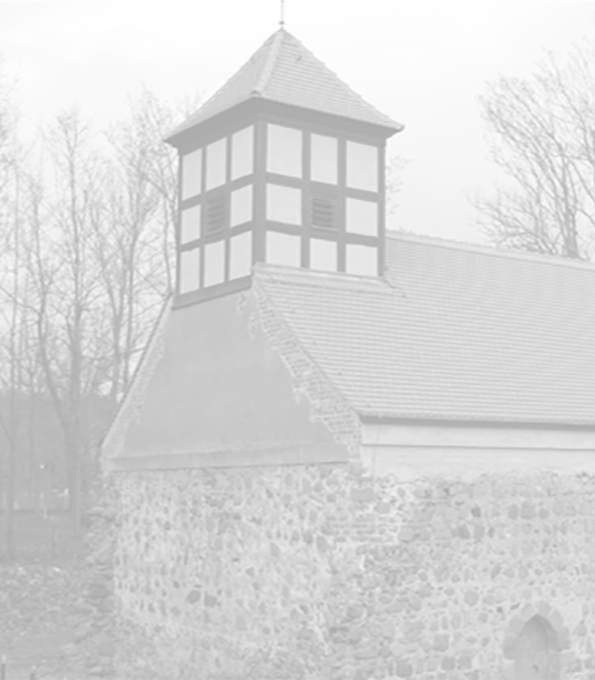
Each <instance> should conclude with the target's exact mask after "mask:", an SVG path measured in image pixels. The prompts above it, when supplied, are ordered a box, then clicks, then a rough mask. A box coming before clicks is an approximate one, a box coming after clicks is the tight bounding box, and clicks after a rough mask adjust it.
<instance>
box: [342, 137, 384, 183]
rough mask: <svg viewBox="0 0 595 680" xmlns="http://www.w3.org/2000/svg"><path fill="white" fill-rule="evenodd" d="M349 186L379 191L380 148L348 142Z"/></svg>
mask: <svg viewBox="0 0 595 680" xmlns="http://www.w3.org/2000/svg"><path fill="white" fill-rule="evenodd" d="M347 186H348V187H350V188H351V189H363V190H364V191H378V148H377V147H375V146H370V145H369V144H360V143H358V142H347Z"/></svg>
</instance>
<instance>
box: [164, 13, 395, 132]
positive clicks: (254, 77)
mask: <svg viewBox="0 0 595 680" xmlns="http://www.w3.org/2000/svg"><path fill="white" fill-rule="evenodd" d="M252 97H260V98H262V99H266V100H269V101H273V102H279V103H282V104H289V105H291V106H299V107H301V108H306V109H310V110H314V111H318V112H321V113H328V114H332V115H335V116H342V117H344V118H350V119H352V120H357V121H362V122H365V123H371V124H373V125H379V126H382V127H385V128H389V129H391V130H393V131H395V132H398V131H400V130H402V129H403V125H401V124H400V123H397V122H396V121H394V120H392V119H391V118H389V117H388V116H386V115H384V114H383V113H381V112H380V111H378V110H377V109H375V108H374V107H373V106H372V105H371V104H368V102H366V101H365V100H364V99H363V98H362V97H360V95H358V94H356V93H355V92H354V91H353V90H352V89H351V88H350V87H349V86H348V85H347V84H345V83H344V82H343V81H342V80H341V79H340V78H339V77H338V76H337V75H336V74H335V73H333V72H332V71H331V70H330V69H329V68H328V67H327V66H326V65H325V64H323V63H322V62H321V61H320V60H319V59H317V58H316V57H315V56H314V55H313V54H312V52H310V50H308V49H307V48H306V47H304V45H303V44H302V43H301V42H300V41H299V40H298V39H297V38H295V37H294V36H293V35H291V33H289V32H288V31H286V30H285V28H283V26H281V27H280V28H279V29H278V30H277V31H275V33H273V34H272V35H271V36H270V37H269V38H268V40H266V41H265V42H264V43H263V45H262V46H261V47H260V48H259V49H258V50H257V51H256V52H255V53H254V54H253V55H252V57H250V59H249V60H248V61H247V62H246V63H245V64H244V65H243V66H242V67H241V68H240V70H239V71H237V72H236V73H235V75H233V76H232V77H231V78H230V79H229V80H228V81H227V82H226V83H225V85H223V87H221V88H220V89H219V90H218V91H217V92H216V93H215V94H214V95H213V96H212V97H211V98H210V99H209V100H208V101H207V102H205V104H203V106H201V108H200V109H199V110H198V111H197V112H196V113H194V114H192V115H191V116H190V117H189V118H187V119H186V120H185V121H184V122H183V123H182V124H181V125H179V126H178V127H177V128H175V130H173V131H172V132H171V133H170V134H169V135H168V139H171V138H172V137H175V136H176V135H178V134H179V133H181V132H184V131H185V130H188V129H189V128H191V127H193V126H194V125H196V124H198V123H202V122H203V121H205V120H207V119H209V118H212V117H213V116H215V115H217V114H218V113H221V112H223V111H226V110H227V109H231V108H232V107H234V106H236V105H237V104H241V103H242V102H244V101H247V100H248V99H250V98H252Z"/></svg>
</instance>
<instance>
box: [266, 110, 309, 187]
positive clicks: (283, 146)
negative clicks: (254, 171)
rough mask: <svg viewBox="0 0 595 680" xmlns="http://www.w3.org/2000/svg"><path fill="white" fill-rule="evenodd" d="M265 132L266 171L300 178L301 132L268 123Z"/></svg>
mask: <svg viewBox="0 0 595 680" xmlns="http://www.w3.org/2000/svg"><path fill="white" fill-rule="evenodd" d="M267 132H268V135H267V171H268V172H275V173H277V174H278V175H287V176H288V177H301V176H302V131H301V130H296V129H295V128H289V127H285V126H283V125H272V124H271V123H269V124H268V125H267Z"/></svg>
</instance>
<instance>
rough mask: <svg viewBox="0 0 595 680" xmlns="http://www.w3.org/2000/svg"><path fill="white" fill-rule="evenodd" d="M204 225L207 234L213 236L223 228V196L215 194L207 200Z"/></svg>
mask: <svg viewBox="0 0 595 680" xmlns="http://www.w3.org/2000/svg"><path fill="white" fill-rule="evenodd" d="M206 207H207V210H206V216H205V217H206V224H205V230H206V233H207V234H215V233H216V232H218V231H222V230H223V229H224V228H225V219H226V211H225V194H217V195H216V196H211V197H210V198H208V199H207V206H206Z"/></svg>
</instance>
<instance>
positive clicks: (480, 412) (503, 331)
mask: <svg viewBox="0 0 595 680" xmlns="http://www.w3.org/2000/svg"><path fill="white" fill-rule="evenodd" d="M388 263H389V270H388V274H387V276H386V278H385V279H384V280H380V279H379V280H365V279H357V278H354V277H349V276H346V275H337V276H332V275H322V276H319V275H316V274H314V273H311V272H299V271H295V270H294V271H290V270H288V269H285V270H284V269H280V268H270V267H267V266H259V267H258V270H257V273H256V277H255V284H256V285H258V286H261V287H262V289H263V290H264V291H265V293H266V294H267V295H268V296H269V297H270V299H271V301H272V302H273V304H274V305H275V308H276V309H277V310H278V311H279V313H281V314H282V315H283V316H284V318H285V319H286V321H287V323H288V324H289V325H290V327H291V328H292V329H293V332H294V333H295V334H296V336H297V337H298V338H299V340H300V342H302V343H303V345H304V347H305V349H306V350H307V351H308V352H310V354H311V356H312V357H313V358H314V360H315V361H316V362H317V364H318V365H319V366H320V368H321V369H322V370H323V371H324V372H325V373H326V375H327V376H328V377H329V379H330V380H331V381H332V382H333V383H334V384H335V386H336V387H337V388H338V389H339V390H340V391H341V393H342V394H343V395H344V396H345V397H346V398H347V399H348V401H349V402H350V403H351V404H352V406H353V407H354V408H355V410H356V411H358V412H359V413H360V414H362V415H368V416H380V417H411V418H436V419H445V420H486V421H510V422H547V423H568V424H589V425H595V305H594V304H593V303H592V301H594V300H595V267H593V266H592V265H587V264H576V263H573V262H568V261H563V260H558V259H554V258H545V257H543V258H539V257H535V256H522V255H521V256H519V255H518V254H509V253H502V252H499V251H492V250H489V249H485V250H482V249H478V248H467V247H465V246H455V245H453V244H448V243H447V242H441V241H438V240H436V241H433V240H430V239H426V240H423V239H416V238H411V237H408V236H406V235H402V234H399V235H397V236H390V237H389V238H388ZM590 301H591V302H590Z"/></svg>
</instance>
